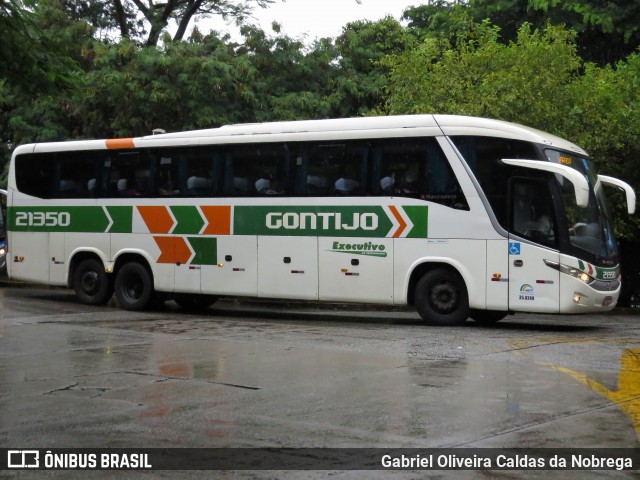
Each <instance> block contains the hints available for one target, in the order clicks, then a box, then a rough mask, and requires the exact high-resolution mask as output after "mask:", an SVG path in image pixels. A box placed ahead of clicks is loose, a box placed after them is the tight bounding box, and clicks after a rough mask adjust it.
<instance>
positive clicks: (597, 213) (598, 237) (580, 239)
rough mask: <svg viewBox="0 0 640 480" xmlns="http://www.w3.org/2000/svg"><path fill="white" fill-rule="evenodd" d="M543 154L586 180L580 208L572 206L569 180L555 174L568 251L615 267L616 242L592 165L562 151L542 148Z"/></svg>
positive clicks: (571, 186)
mask: <svg viewBox="0 0 640 480" xmlns="http://www.w3.org/2000/svg"><path fill="white" fill-rule="evenodd" d="M545 153H546V156H547V158H548V159H549V161H551V162H553V163H559V164H561V165H566V166H569V167H571V168H573V169H575V170H577V171H578V172H580V173H581V174H582V175H584V176H585V178H586V180H587V182H588V183H589V202H588V205H587V206H586V207H584V208H581V207H578V206H577V205H576V201H575V194H574V189H573V185H572V184H571V182H569V181H567V180H566V179H564V178H562V177H561V176H560V175H556V178H557V179H558V182H559V183H560V186H561V191H562V199H563V203H564V210H565V214H566V222H567V228H568V237H569V243H570V245H571V247H572V250H574V253H576V254H577V256H580V257H582V258H584V259H585V260H587V261H590V262H591V263H594V264H596V265H599V266H606V267H610V266H615V265H616V264H617V263H618V245H617V242H616V239H615V235H614V233H613V226H612V225H613V222H612V218H611V214H610V208H609V206H608V202H607V198H606V196H605V194H604V191H603V188H602V185H601V183H600V182H598V174H597V172H596V171H595V169H594V166H593V164H592V163H591V162H590V161H589V160H588V159H586V158H585V157H581V156H577V155H574V154H571V153H568V152H564V151H559V150H553V149H546V150H545ZM575 250H577V252H575Z"/></svg>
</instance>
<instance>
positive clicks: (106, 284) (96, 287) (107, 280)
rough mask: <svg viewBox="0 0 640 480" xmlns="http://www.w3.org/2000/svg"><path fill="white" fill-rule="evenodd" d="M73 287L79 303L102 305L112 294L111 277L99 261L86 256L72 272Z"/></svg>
mask: <svg viewBox="0 0 640 480" xmlns="http://www.w3.org/2000/svg"><path fill="white" fill-rule="evenodd" d="M73 289H74V290H75V292H76V297H78V300H79V301H80V303H84V304H85V305H103V304H105V303H107V302H108V301H109V299H110V298H111V297H112V296H113V279H112V277H111V275H109V274H107V272H106V271H105V269H104V265H103V264H102V262H101V261H99V260H96V259H95V258H87V259H85V260H82V261H81V262H80V264H79V265H78V266H77V267H76V269H75V271H74V272H73Z"/></svg>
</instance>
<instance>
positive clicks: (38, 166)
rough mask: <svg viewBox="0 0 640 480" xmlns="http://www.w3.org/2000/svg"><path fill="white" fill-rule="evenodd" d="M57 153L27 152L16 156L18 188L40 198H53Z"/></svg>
mask: <svg viewBox="0 0 640 480" xmlns="http://www.w3.org/2000/svg"><path fill="white" fill-rule="evenodd" d="M55 155H56V154H55V153H44V154H26V155H19V156H18V157H16V183H17V187H18V190H20V191H21V192H22V193H26V194H27V195H31V196H34V197H39V198H52V197H53V193H54V188H53V187H54V185H53V182H54V179H55Z"/></svg>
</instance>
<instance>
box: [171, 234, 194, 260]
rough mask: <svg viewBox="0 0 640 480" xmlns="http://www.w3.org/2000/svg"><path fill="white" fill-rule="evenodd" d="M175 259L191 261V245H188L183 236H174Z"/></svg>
mask: <svg viewBox="0 0 640 480" xmlns="http://www.w3.org/2000/svg"><path fill="white" fill-rule="evenodd" d="M174 238H175V243H174V259H175V261H176V263H181V264H185V263H189V259H190V258H191V255H193V253H191V249H190V248H189V245H187V241H186V240H185V239H184V238H183V237H174Z"/></svg>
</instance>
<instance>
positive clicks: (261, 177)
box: [224, 143, 291, 197]
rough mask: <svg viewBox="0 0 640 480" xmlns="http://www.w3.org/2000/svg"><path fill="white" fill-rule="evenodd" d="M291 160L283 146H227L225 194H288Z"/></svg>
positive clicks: (240, 195) (248, 195) (276, 144)
mask: <svg viewBox="0 0 640 480" xmlns="http://www.w3.org/2000/svg"><path fill="white" fill-rule="evenodd" d="M290 157H291V156H290V154H289V149H288V146H287V145H286V144H282V143H274V144H269V143H266V144H258V145H235V146H233V147H229V148H228V150H227V151H226V161H225V179H224V193H225V194H227V195H233V196H239V197H251V196H283V195H287V194H288V193H289V184H290V182H289V175H290V171H291V166H290V164H291V158H290Z"/></svg>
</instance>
